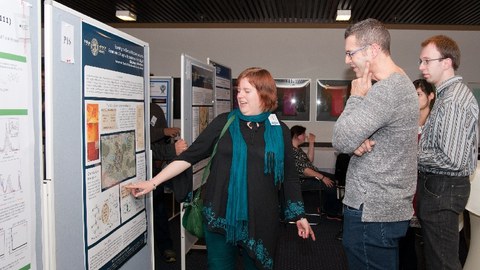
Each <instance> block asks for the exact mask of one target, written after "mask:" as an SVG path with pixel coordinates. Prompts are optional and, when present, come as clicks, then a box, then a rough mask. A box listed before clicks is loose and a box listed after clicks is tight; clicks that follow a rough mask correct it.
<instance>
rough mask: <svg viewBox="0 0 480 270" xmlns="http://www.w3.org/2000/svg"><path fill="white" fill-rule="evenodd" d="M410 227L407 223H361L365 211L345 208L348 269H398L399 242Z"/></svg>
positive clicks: (345, 247) (344, 241)
mask: <svg viewBox="0 0 480 270" xmlns="http://www.w3.org/2000/svg"><path fill="white" fill-rule="evenodd" d="M408 223H409V221H408V220H406V221H399V222H362V208H360V210H357V209H353V208H351V207H348V206H345V207H344V212H343V247H344V250H345V254H346V255H347V259H348V269H350V270H354V269H355V270H356V269H368V270H371V269H378V270H385V269H388V270H395V269H398V267H399V259H398V240H399V239H400V238H401V237H403V236H405V233H406V232H407V228H408Z"/></svg>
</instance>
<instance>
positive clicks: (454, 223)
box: [417, 35, 478, 270]
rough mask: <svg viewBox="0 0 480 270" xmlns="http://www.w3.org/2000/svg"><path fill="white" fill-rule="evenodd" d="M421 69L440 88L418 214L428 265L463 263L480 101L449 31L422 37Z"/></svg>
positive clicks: (424, 150)
mask: <svg viewBox="0 0 480 270" xmlns="http://www.w3.org/2000/svg"><path fill="white" fill-rule="evenodd" d="M421 47H422V48H421V51H420V60H419V62H418V63H419V69H420V71H421V72H422V75H423V77H424V78H425V80H427V81H428V82H429V83H431V84H434V85H435V87H436V91H437V97H436V100H435V104H434V105H433V108H432V111H431V112H430V116H429V117H428V118H427V121H426V122H425V126H424V128H423V130H422V136H421V137H420V142H419V148H418V170H419V174H418V180H419V181H418V192H417V203H418V208H417V210H418V213H417V214H418V218H419V220H420V225H421V226H422V236H423V239H424V252H425V264H426V268H427V269H432V270H433V269H435V270H437V269H462V266H461V263H460V260H459V256H458V250H459V234H458V219H459V215H460V213H462V212H463V211H464V209H465V205H466V203H467V200H468V196H469V194H470V180H469V176H470V175H471V174H472V173H473V172H474V171H475V168H476V167H477V158H478V104H477V101H476V100H475V97H474V96H473V94H472V92H471V91H470V89H469V88H468V87H467V86H466V85H465V84H464V83H463V82H462V77H460V76H456V75H455V71H456V70H457V69H458V67H459V65H460V49H459V47H458V45H457V43H456V42H455V41H454V40H453V39H451V38H449V37H447V36H444V35H437V36H433V37H430V38H428V39H426V40H425V41H423V42H422V43H421Z"/></svg>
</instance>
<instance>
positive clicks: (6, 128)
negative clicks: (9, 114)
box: [0, 118, 20, 156]
mask: <svg viewBox="0 0 480 270" xmlns="http://www.w3.org/2000/svg"><path fill="white" fill-rule="evenodd" d="M19 126H20V124H19V120H18V118H4V119H0V155H2V156H6V155H9V154H11V152H13V151H18V150H19V149H20V146H19V145H20V141H19Z"/></svg>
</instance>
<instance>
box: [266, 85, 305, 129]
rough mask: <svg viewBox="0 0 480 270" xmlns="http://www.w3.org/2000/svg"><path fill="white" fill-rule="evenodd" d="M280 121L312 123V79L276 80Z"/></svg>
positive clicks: (277, 110)
mask: <svg viewBox="0 0 480 270" xmlns="http://www.w3.org/2000/svg"><path fill="white" fill-rule="evenodd" d="M275 83H276V85H277V97H278V107H277V109H276V110H275V113H276V114H277V117H278V118H279V119H280V120H287V121H288V120H292V121H310V84H311V81H310V79H275Z"/></svg>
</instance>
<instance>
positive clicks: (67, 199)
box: [39, 1, 154, 269]
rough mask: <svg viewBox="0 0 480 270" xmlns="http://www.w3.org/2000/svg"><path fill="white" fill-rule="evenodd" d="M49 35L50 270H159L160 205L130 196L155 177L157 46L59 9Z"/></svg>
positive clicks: (46, 198)
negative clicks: (153, 60) (152, 116)
mask: <svg viewBox="0 0 480 270" xmlns="http://www.w3.org/2000/svg"><path fill="white" fill-rule="evenodd" d="M44 27H45V28H44V33H45V53H44V58H45V88H46V89H45V108H46V111H45V119H46V120H45V124H46V132H45V133H46V137H45V138H46V142H45V153H46V160H45V164H46V177H45V178H46V179H45V180H44V184H43V194H42V196H43V198H42V199H43V205H44V206H43V209H42V212H43V213H42V217H43V235H44V239H43V242H44V245H43V246H44V248H43V252H44V262H43V265H44V267H45V269H72V267H73V266H74V268H76V269H80V268H81V269H119V268H125V269H134V268H135V269H152V268H153V259H154V258H153V256H152V254H153V244H152V237H151V236H152V230H151V228H152V226H151V222H152V220H151V219H149V217H150V216H151V214H150V212H151V197H150V196H145V197H141V198H138V199H135V198H134V197H133V196H131V195H130V192H129V191H128V190H127V189H125V185H127V184H129V183H131V182H135V181H142V180H146V179H148V177H149V176H150V175H149V171H150V170H149V169H148V168H150V164H148V163H149V162H148V160H150V158H149V157H150V153H149V145H148V144H147V142H149V141H150V140H149V132H148V123H149V122H148V120H149V118H148V115H149V109H148V104H149V63H148V60H149V47H148V44H147V43H145V42H143V41H141V40H138V39H136V38H134V37H132V36H129V35H127V34H125V33H123V32H120V31H118V30H116V29H114V28H112V27H110V26H107V25H105V24H103V23H100V22H98V21H96V20H93V19H92V18H90V17H87V16H85V15H83V14H80V13H78V12H76V11H74V10H72V9H70V8H67V7H65V6H63V5H61V4H58V3H56V2H54V1H46V2H45V23H44ZM39 254H41V253H39ZM82 266H83V267H82Z"/></svg>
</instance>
